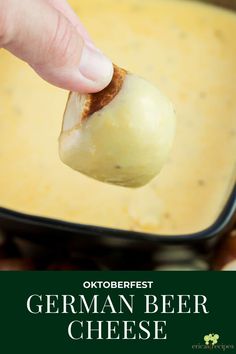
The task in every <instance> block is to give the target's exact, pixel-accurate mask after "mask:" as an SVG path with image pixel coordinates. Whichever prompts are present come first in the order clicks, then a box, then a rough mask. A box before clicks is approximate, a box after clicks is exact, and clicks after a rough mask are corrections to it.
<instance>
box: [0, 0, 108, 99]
mask: <svg viewBox="0 0 236 354" xmlns="http://www.w3.org/2000/svg"><path fill="white" fill-rule="evenodd" d="M0 46H2V47H4V48H5V49H7V50H9V51H10V52H11V53H13V54H14V55H16V56H17V57H19V58H21V59H22V60H24V61H26V62H27V63H28V64H29V65H30V66H31V67H32V68H33V69H34V70H35V71H36V72H37V73H38V74H39V75H40V76H41V77H42V78H43V79H45V80H47V81H48V82H50V83H51V84H53V85H56V86H58V87H61V88H64V89H68V90H71V91H78V92H80V93H88V92H97V91H100V90H102V89H103V88H104V87H106V86H107V85H108V84H109V82H110V81H111V78H112V75H113V66H112V63H111V61H110V60H109V59H108V58H106V57H105V56H104V55H103V54H102V53H101V51H99V50H98V49H97V48H95V47H94V46H93V44H91V43H89V42H87V41H86V40H84V39H83V38H82V36H81V34H79V33H78V31H77V30H76V28H75V27H74V26H73V25H72V24H71V22H70V21H69V20H68V19H67V18H66V17H64V15H63V14H62V13H61V12H60V11H58V10H56V9H55V8H54V7H52V6H51V5H50V4H49V3H47V1H45V0H24V1H19V0H1V2H0Z"/></svg>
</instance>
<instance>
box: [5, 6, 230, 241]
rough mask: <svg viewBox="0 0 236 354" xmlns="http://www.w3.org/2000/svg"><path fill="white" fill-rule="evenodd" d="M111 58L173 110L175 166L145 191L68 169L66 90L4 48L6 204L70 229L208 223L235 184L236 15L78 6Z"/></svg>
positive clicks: (168, 228)
mask: <svg viewBox="0 0 236 354" xmlns="http://www.w3.org/2000/svg"><path fill="white" fill-rule="evenodd" d="M70 3H71V4H72V6H73V7H74V9H75V10H76V11H77V12H78V14H79V15H80V18H81V20H82V21H83V22H84V24H85V25H86V27H87V28H88V30H89V32H90V33H91V36H92V37H93V38H94V40H95V42H96V43H97V45H98V46H99V47H100V48H101V49H102V50H103V51H104V52H106V53H107V54H108V55H109V56H110V57H111V59H112V61H113V62H115V63H117V64H118V65H119V66H121V67H124V68H126V69H128V70H130V71H132V72H134V73H136V74H138V75H140V76H143V77H144V78H146V79H148V80H150V81H152V82H153V83H154V84H156V85H157V86H158V87H159V88H160V89H161V90H162V91H163V93H164V94H166V95H167V96H168V97H169V98H170V99H171V100H172V102H173V104H174V106H175V108H176V112H177V133H176V139H175V142H174V146H173V149H172V153H171V156H170V159H169V161H168V163H167V164H166V166H165V167H164V169H163V170H162V172H161V173H160V175H159V176H158V177H157V178H156V179H154V180H153V181H152V182H151V183H150V184H148V185H147V186H145V187H143V188H140V189H136V190H131V189H125V188H122V187H115V186H111V185H106V184H103V183H100V182H97V181H95V180H92V179H90V178H88V177H85V176H83V175H81V174H79V173H77V172H75V171H73V170H71V169H69V168H68V167H66V166H64V165H63V164H62V163H61V161H60V160H59V157H58V141H57V139H58V135H59V131H60V127H61V120H62V115H63V111H64V107H65V103H66V99H67V92H65V91H63V90H60V89H57V88H55V87H52V86H50V85H49V84H47V83H45V82H43V81H42V80H41V79H40V78H39V77H37V76H36V74H35V73H34V72H33V71H32V70H31V69H30V68H29V67H28V66H27V65H26V64H24V63H22V62H20V61H19V60H17V59H16V58H14V57H13V56H11V55H10V54H8V53H6V52H5V51H3V50H1V52H0V77H1V83H0V142H1V146H0V164H1V173H0V205H1V206H3V207H7V208H11V209H14V210H17V211H21V212H26V213H29V214H33V215H41V216H46V217H52V218H57V219H63V220H66V221H73V222H79V223H86V224H92V225H101V226H107V227H113V228H122V229H128V230H137V231H146V232H153V233H161V234H166V235H168V234H182V233H192V232H196V231H199V230H202V229H204V228H207V227H208V226H210V224H211V223H212V222H213V221H214V220H215V219H216V217H217V216H218V214H219V212H220V211H221V209H222V207H223V205H224V203H225V201H226V199H227V197H228V195H229V192H230V189H231V188H232V185H233V183H234V180H235V162H236V41H235V33H236V15H234V14H233V13H231V12H228V11H225V10H221V9H218V8H215V7H213V6H207V5H204V4H199V3H197V2H187V1H177V0H173V1H172V0H148V1H143V0H119V1H115V0H80V1H79V2H78V1H76V0H74V1H72V0H71V1H70Z"/></svg>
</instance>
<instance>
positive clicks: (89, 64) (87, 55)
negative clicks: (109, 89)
mask: <svg viewBox="0 0 236 354" xmlns="http://www.w3.org/2000/svg"><path fill="white" fill-rule="evenodd" d="M79 70H80V73H81V74H82V75H83V76H84V77H85V78H86V79H89V80H92V81H94V82H96V83H97V84H98V85H99V86H101V87H102V88H103V87H105V86H106V85H108V84H109V82H110V81H111V79H112V75H113V65H112V62H111V61H110V60H109V59H108V58H107V57H106V56H105V55H104V54H103V53H102V52H101V51H100V50H99V49H97V48H96V47H95V46H94V45H92V44H90V43H86V42H85V44H84V47H83V51H82V55H81V58H80V64H79Z"/></svg>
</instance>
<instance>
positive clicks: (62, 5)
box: [47, 0, 92, 43]
mask: <svg viewBox="0 0 236 354" xmlns="http://www.w3.org/2000/svg"><path fill="white" fill-rule="evenodd" d="M47 2H48V3H49V4H50V5H52V6H53V7H54V8H55V9H57V10H58V11H60V12H61V13H62V14H63V15H64V16H65V17H66V18H67V19H68V20H69V21H70V22H71V23H72V25H73V26H75V28H76V29H77V31H78V32H79V34H80V35H81V36H82V37H83V38H84V39H85V40H87V41H88V42H91V43H92V39H91V37H90V36H89V34H88V32H87V30H86V29H85V27H84V25H83V24H82V22H81V21H80V19H79V17H78V16H77V14H76V13H75V12H74V11H73V10H72V8H71V7H70V5H69V4H68V2H67V1H66V0H47Z"/></svg>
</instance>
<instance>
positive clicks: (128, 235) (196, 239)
mask: <svg viewBox="0 0 236 354" xmlns="http://www.w3.org/2000/svg"><path fill="white" fill-rule="evenodd" d="M207 2H211V3H215V4H217V5H220V6H223V7H228V8H231V9H234V10H235V9H236V2H235V1H230V0H228V1H224V0H221V1H220V0H218V1H217V0H215V1H207ZM235 212H236V186H234V188H233V190H232V192H231V194H230V196H229V198H228V200H227V202H226V204H225V206H224V208H223V210H222V211H221V213H220V215H219V216H218V218H217V219H216V220H215V222H214V223H213V224H212V225H211V226H210V227H208V228H207V229H205V230H202V231H200V232H197V233H193V234H186V235H174V236H171V235H170V236H167V235H159V234H150V233H143V232H134V231H128V230H127V231H125V230H119V229H111V228H105V227H97V226H94V225H83V224H79V223H71V222H65V221H61V220H56V219H50V218H44V217H40V216H32V215H27V214H23V213H20V212H16V211H14V210H9V209H5V208H0V229H1V230H2V231H3V232H4V233H5V234H7V235H11V236H17V237H20V238H24V239H26V240H30V241H31V242H33V243H38V244H43V245H51V246H55V245H57V247H60V246H62V247H65V245H69V244H70V245H72V246H73V247H79V248H80V247H83V246H85V247H90V246H91V245H94V246H96V247H97V246H99V245H104V244H106V245H109V247H110V246H111V247H115V246H117V245H118V246H120V245H121V244H122V247H123V246H124V247H126V246H128V247H130V246H131V247H134V248H139V247H141V248H143V247H146V248H149V249H150V248H153V246H154V245H157V246H158V245H174V244H186V245H193V246H194V245H197V244H208V245H211V244H213V243H215V242H216V241H217V240H218V238H219V237H220V236H221V235H222V234H224V233H225V232H226V231H227V230H228V229H229V228H230V227H231V225H232V224H233V221H234V219H235ZM194 247H195V246H194Z"/></svg>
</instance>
